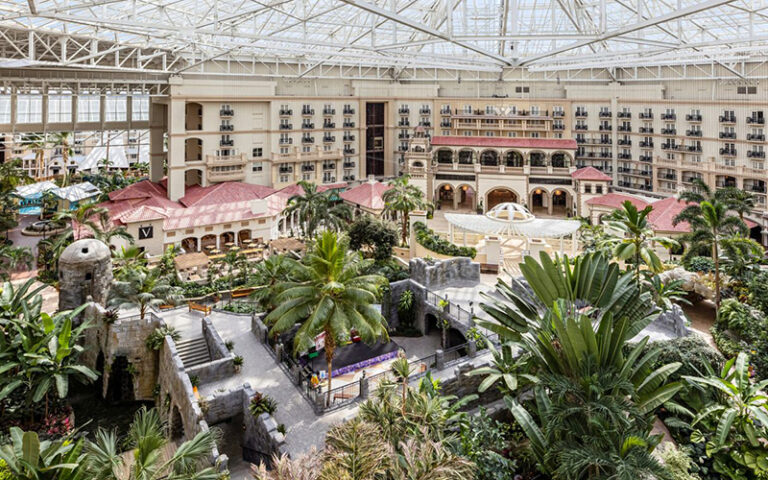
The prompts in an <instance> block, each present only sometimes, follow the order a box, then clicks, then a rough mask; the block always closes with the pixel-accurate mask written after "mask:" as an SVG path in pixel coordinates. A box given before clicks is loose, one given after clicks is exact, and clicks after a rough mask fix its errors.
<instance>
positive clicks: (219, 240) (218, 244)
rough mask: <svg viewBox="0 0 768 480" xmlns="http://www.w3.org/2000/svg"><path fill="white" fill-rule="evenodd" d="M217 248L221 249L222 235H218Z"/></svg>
mask: <svg viewBox="0 0 768 480" xmlns="http://www.w3.org/2000/svg"><path fill="white" fill-rule="evenodd" d="M216 250H221V235H216Z"/></svg>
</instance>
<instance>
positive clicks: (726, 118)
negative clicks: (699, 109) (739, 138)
mask: <svg viewBox="0 0 768 480" xmlns="http://www.w3.org/2000/svg"><path fill="white" fill-rule="evenodd" d="M718 120H719V121H720V123H736V115H720V117H719V118H718Z"/></svg>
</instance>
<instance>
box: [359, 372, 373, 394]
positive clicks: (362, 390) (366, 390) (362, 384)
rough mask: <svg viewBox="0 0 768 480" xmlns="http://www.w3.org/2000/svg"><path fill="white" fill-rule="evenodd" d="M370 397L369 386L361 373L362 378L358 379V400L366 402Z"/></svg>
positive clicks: (366, 378)
mask: <svg viewBox="0 0 768 480" xmlns="http://www.w3.org/2000/svg"><path fill="white" fill-rule="evenodd" d="M370 395H371V385H370V383H369V382H368V377H366V376H365V371H363V376H362V377H360V399H361V400H368V397H369V396H370Z"/></svg>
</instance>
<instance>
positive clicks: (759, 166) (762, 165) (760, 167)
mask: <svg viewBox="0 0 768 480" xmlns="http://www.w3.org/2000/svg"><path fill="white" fill-rule="evenodd" d="M752 168H754V169H755V170H763V169H764V168H765V163H764V162H752Z"/></svg>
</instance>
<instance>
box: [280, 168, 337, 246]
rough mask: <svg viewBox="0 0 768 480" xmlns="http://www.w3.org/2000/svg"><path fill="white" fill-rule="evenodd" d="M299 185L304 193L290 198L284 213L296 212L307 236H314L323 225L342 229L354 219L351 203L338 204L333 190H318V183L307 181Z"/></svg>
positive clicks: (286, 214)
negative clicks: (333, 197) (334, 198)
mask: <svg viewBox="0 0 768 480" xmlns="http://www.w3.org/2000/svg"><path fill="white" fill-rule="evenodd" d="M299 185H300V186H301V188H302V190H303V193H301V194H297V195H294V196H292V197H291V198H289V199H288V206H287V207H285V210H284V211H283V215H284V216H289V215H293V214H294V213H296V214H297V215H298V218H299V222H300V223H301V230H302V233H303V235H304V236H305V237H306V238H312V237H314V236H315V232H317V229H318V228H320V227H321V226H322V227H325V228H326V229H330V230H336V231H338V230H341V229H343V228H344V227H345V226H346V225H347V223H349V221H350V220H351V219H352V210H351V209H350V208H349V205H345V204H343V203H338V204H337V203H336V202H335V201H334V200H333V199H332V198H331V191H329V190H328V191H325V192H318V191H317V185H315V184H314V183H309V182H305V181H301V182H299Z"/></svg>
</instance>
